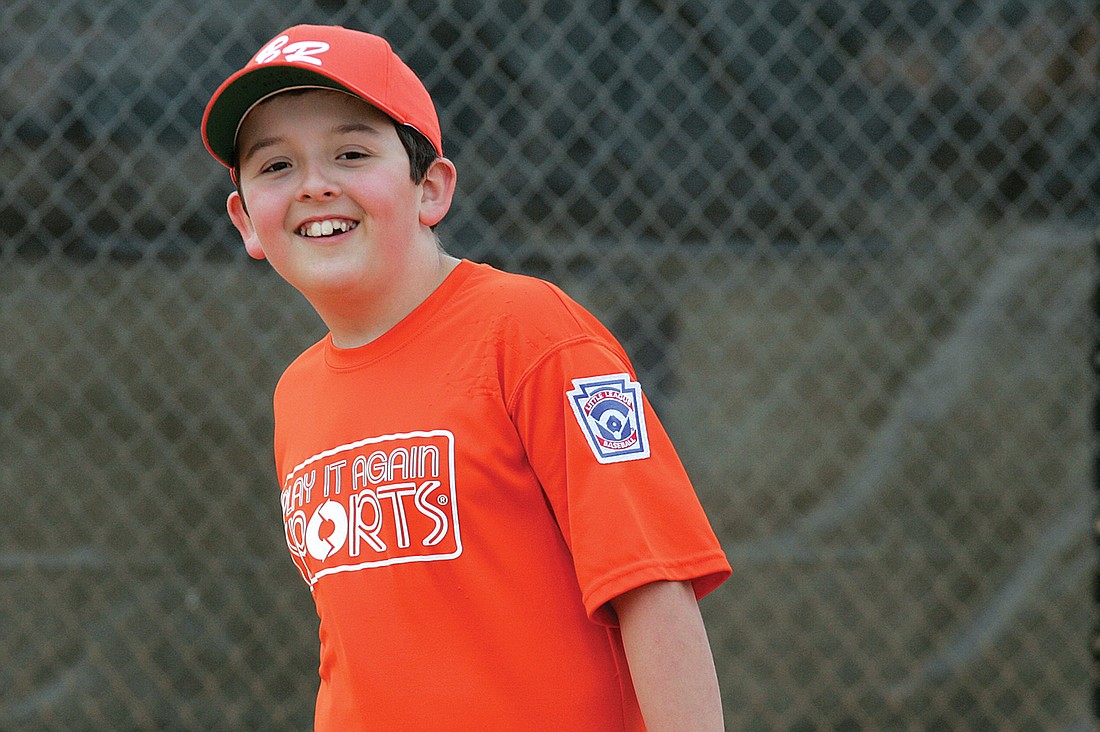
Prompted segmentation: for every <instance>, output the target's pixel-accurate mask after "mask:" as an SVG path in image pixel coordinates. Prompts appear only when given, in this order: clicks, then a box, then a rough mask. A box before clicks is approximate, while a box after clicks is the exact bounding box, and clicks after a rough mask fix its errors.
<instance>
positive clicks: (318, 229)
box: [297, 219, 359, 238]
mask: <svg viewBox="0 0 1100 732" xmlns="http://www.w3.org/2000/svg"><path fill="white" fill-rule="evenodd" d="M357 226H359V224H358V223H357V222H355V221H348V220H347V219H325V220H324V221H312V222H310V223H308V224H303V225H302V226H300V227H298V232H297V233H298V235H299V236H304V237H308V238H314V237H319V236H332V235H333V234H343V233H346V232H348V231H351V230H352V229H354V228H356V227H357Z"/></svg>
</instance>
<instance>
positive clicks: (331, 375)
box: [275, 261, 730, 732]
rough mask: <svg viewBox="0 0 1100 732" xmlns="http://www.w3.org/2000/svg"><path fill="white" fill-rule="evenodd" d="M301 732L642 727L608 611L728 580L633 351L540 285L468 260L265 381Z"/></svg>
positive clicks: (551, 289) (550, 288) (702, 590)
mask: <svg viewBox="0 0 1100 732" xmlns="http://www.w3.org/2000/svg"><path fill="white" fill-rule="evenodd" d="M275 423H276V430H275V457H276V463H277V468H278V470H279V473H280V476H281V477H282V480H283V483H282V496H281V497H282V510H283V519H284V524H285V530H286V540H287V545H288V547H289V548H290V552H291V557H292V559H293V560H294V563H295V564H296V565H297V567H298V569H299V571H300V572H301V574H302V577H303V578H304V579H305V581H306V582H307V584H308V585H309V586H310V588H311V589H312V591H313V597H314V600H315V602H316V605H317V613H318V615H319V617H320V620H321V624H320V640H321V659H320V676H321V684H320V690H319V692H318V697H317V710H316V729H317V730H318V731H319V732H325V731H327V730H339V731H340V732H349V731H351V730H360V729H362V730H367V729H370V730H388V729H395V730H397V729H400V730H436V731H439V730H481V731H485V730H516V729H547V730H558V731H566V730H600V731H601V732H602V731H606V730H633V729H642V728H643V725H642V722H641V719H640V713H639V711H638V705H637V700H636V699H635V696H634V691H633V687H632V685H631V683H630V677H629V672H628V670H627V668H626V662H625V657H624V654H623V648H622V642H621V639H620V637H619V633H618V629H617V628H616V627H615V619H614V613H613V612H612V611H611V610H610V608H609V605H608V601H609V600H611V599H613V598H615V597H617V596H618V595H620V594H622V593H623V592H625V591H627V590H630V589H633V588H635V587H639V586H641V585H643V584H646V583H648V582H652V581H656V580H666V579H667V580H692V581H693V582H694V586H695V591H696V595H697V596H699V597H701V596H703V595H704V594H706V593H707V592H709V591H710V590H712V589H713V588H714V587H716V586H717V585H718V584H720V583H721V582H722V581H723V580H724V579H725V578H726V577H727V576H728V575H729V573H730V567H729V564H728V563H727V561H726V558H725V555H724V554H723V552H722V550H721V547H720V546H719V544H718V541H717V539H716V538H715V536H714V533H713V531H712V530H711V527H710V524H709V523H708V521H707V519H706V516H705V515H704V513H703V511H702V508H701V507H700V505H699V502H698V499H697V498H696V496H695V493H694V491H693V489H692V487H691V484H690V482H689V481H688V478H687V476H686V474H685V472H684V470H683V467H682V466H681V464H680V461H679V459H678V457H677V456H676V454H675V452H674V450H673V447H672V445H671V444H670V442H669V440H668V437H667V435H666V433H665V431H664V429H663V428H662V427H661V425H660V423H659V422H658V420H657V419H656V417H655V416H654V414H653V411H652V409H651V407H650V405H649V403H648V402H647V401H645V398H644V396H643V395H642V394H641V391H640V387H639V386H638V385H637V383H636V377H635V375H634V372H633V370H632V368H631V366H630V363H629V361H628V359H627V356H626V354H625V353H624V352H623V350H622V348H621V347H620V346H619V345H618V343H617V342H616V341H615V339H614V338H613V337H612V336H611V335H610V334H609V333H608V332H607V330H606V329H605V328H603V326H601V325H600V324H599V323H598V322H597V321H596V319H595V318H593V317H592V316H591V315H590V314H589V313H588V312H587V311H585V310H584V309H583V308H581V307H580V306H579V305H577V304H576V303H575V302H573V301H572V300H570V299H569V298H568V297H567V296H566V295H565V294H564V293H562V292H561V290H559V289H557V288H556V287H554V286H553V285H550V284H548V283H546V282H543V281H541V280H537V279H534V278H529V277H523V276H519V275H512V274H506V273H503V272H500V271H498V270H495V269H493V268H491V267H489V266H486V265H479V264H474V263H472V262H469V261H463V262H461V263H460V264H459V265H458V267H457V268H456V269H455V270H454V272H452V273H451V274H450V275H449V276H448V278H447V279H446V280H445V281H444V282H443V284H442V285H440V287H439V288H438V289H437V290H436V291H435V292H434V293H432V294H431V295H430V296H429V298H428V299H427V300H426V301H425V302H424V303H422V304H421V305H420V306H419V307H418V308H417V309H416V310H415V311H414V312H412V313H411V314H410V315H409V316H408V317H406V318H405V319H404V320H402V321H401V322H400V323H398V324H397V325H396V326H394V327H393V328H392V329H391V330H390V331H388V332H387V333H386V334H384V335H383V336H382V337H380V338H378V339H377V340H375V341H373V342H371V343H369V344H367V345H365V346H363V347H361V348H354V349H338V348H335V347H334V345H333V344H332V342H331V340H330V339H329V338H326V339H324V340H322V341H321V342H319V343H317V344H316V345H314V346H313V347H311V348H310V349H308V350H307V351H306V352H305V353H303V354H302V355H301V356H300V357H299V358H298V359H297V360H296V361H295V362H294V363H293V364H291V365H290V367H289V368H288V369H287V371H286V373H285V374H284V375H283V378H282V379H281V380H280V382H279V385H278V388H277V389H276V392H275Z"/></svg>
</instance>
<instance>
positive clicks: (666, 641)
mask: <svg viewBox="0 0 1100 732" xmlns="http://www.w3.org/2000/svg"><path fill="white" fill-rule="evenodd" d="M611 604H612V606H613V607H614V608H615V612H616V614H617V615H618V616H619V627H620V629H621V631H622V636H623V646H624V647H625V649H626V658H627V663H628V665H629V667H630V676H631V678H632V680H633V681H634V691H635V692H636V693H637V695H638V703H639V705H640V706H641V709H642V717H643V718H644V719H645V723H646V728H647V729H648V730H649V731H650V732H668V731H669V730H685V731H686V730H692V732H695V731H696V730H700V731H701V730H714V731H715V732H721V730H722V729H723V724H724V723H723V719H722V698H721V694H720V692H719V689H718V676H717V674H716V673H715V670H714V658H713V657H712V656H711V652H710V644H709V643H708V642H707V631H706V628H705V627H704V626H703V619H702V616H701V615H700V614H699V605H698V603H697V602H696V601H695V593H694V592H693V591H692V588H691V583H690V582H652V583H650V584H647V585H642V586H641V587H638V588H637V589H634V590H631V591H629V592H627V593H624V594H623V595H621V596H619V597H617V598H615V599H614V600H612V601H611Z"/></svg>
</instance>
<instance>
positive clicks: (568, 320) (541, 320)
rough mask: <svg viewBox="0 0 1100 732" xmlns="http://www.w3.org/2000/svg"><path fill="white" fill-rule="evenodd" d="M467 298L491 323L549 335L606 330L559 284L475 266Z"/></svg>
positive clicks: (470, 277) (479, 265)
mask: <svg viewBox="0 0 1100 732" xmlns="http://www.w3.org/2000/svg"><path fill="white" fill-rule="evenodd" d="M472 269H473V271H472V272H471V274H470V276H469V278H468V280H467V286H466V288H464V289H465V295H466V297H467V298H469V299H473V300H475V301H476V307H477V308H478V309H479V310H481V311H482V312H483V313H484V314H485V316H486V317H487V319H489V320H491V321H503V322H507V323H508V324H510V325H511V326H512V327H513V328H518V329H520V330H523V331H528V332H529V331H531V330H535V331H546V334H547V335H548V336H551V335H552V334H557V335H558V336H568V335H579V334H582V333H586V334H598V335H600V336H603V335H604V331H605V329H604V328H603V326H602V325H601V324H600V323H599V321H598V320H597V319H596V318H595V316H593V315H592V314H591V313H590V312H589V311H588V310H587V309H586V308H585V307H584V306H583V305H581V304H580V303H578V302H577V301H576V300H574V299H573V298H572V297H570V296H569V295H568V294H566V292H565V291H564V290H563V289H562V288H561V287H559V286H558V285H556V284H554V283H552V282H550V281H548V280H545V279H541V278H539V277H534V276H531V275H526V274H517V273H514V272H507V271H504V270H500V269H496V268H495V267H492V266H490V265H487V264H473V265H472Z"/></svg>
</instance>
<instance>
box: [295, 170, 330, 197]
mask: <svg viewBox="0 0 1100 732" xmlns="http://www.w3.org/2000/svg"><path fill="white" fill-rule="evenodd" d="M339 195H340V186H339V184H337V183H336V181H334V180H333V179H332V177H331V176H328V175H326V174H325V172H324V170H322V169H321V168H320V167H318V166H312V167H309V168H307V169H306V171H305V175H304V176H303V178H302V184H301V186H299V187H298V199H299V200H301V201H322V200H327V199H330V198H336V197H337V196H339Z"/></svg>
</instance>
